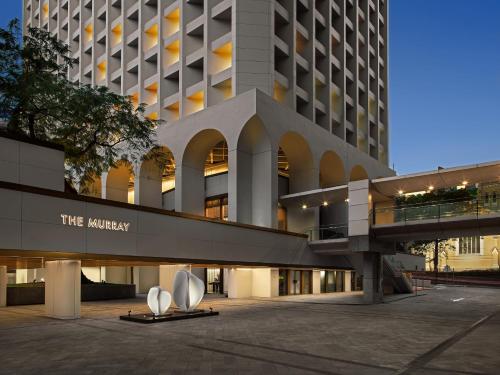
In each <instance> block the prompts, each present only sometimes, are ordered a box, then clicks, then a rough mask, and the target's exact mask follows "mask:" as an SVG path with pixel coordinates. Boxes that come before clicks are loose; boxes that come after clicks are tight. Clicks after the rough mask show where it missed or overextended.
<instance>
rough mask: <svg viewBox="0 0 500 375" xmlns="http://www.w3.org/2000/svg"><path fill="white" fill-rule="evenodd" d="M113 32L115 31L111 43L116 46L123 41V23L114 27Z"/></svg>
mask: <svg viewBox="0 0 500 375" xmlns="http://www.w3.org/2000/svg"><path fill="white" fill-rule="evenodd" d="M111 32H112V33H113V40H112V42H111V44H112V46H113V47H114V46H116V45H117V44H120V43H121V42H122V35H123V30H122V24H121V23H119V24H118V25H116V26H115V27H113V29H112V30H111Z"/></svg>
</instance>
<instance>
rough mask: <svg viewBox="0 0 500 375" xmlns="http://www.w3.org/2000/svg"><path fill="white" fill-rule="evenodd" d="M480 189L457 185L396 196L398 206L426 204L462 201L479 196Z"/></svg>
mask: <svg viewBox="0 0 500 375" xmlns="http://www.w3.org/2000/svg"><path fill="white" fill-rule="evenodd" d="M477 191H478V189H477V188H476V187H475V186H470V187H467V188H464V189H457V188H456V187H452V188H448V189H438V190H435V191H430V192H426V193H424V194H415V195H401V196H398V197H396V198H395V203H396V206H397V207H408V206H424V205H429V204H438V203H443V202H462V201H470V200H473V199H476V198H477Z"/></svg>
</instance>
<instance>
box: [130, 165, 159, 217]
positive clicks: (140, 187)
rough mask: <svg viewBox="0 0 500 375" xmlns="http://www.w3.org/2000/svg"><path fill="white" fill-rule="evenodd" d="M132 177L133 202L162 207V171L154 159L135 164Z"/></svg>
mask: <svg viewBox="0 0 500 375" xmlns="http://www.w3.org/2000/svg"><path fill="white" fill-rule="evenodd" d="M134 170H135V178H134V203H135V204H140V205H142V206H149V207H155V208H161V207H162V196H161V179H162V173H161V170H160V167H159V166H158V164H157V162H156V161H155V160H147V161H144V162H143V165H142V167H139V166H137V167H136V168H135V169H134Z"/></svg>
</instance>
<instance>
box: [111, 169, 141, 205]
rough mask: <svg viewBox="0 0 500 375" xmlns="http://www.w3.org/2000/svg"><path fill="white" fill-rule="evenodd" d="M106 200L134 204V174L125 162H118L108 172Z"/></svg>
mask: <svg viewBox="0 0 500 375" xmlns="http://www.w3.org/2000/svg"><path fill="white" fill-rule="evenodd" d="M106 199H110V200H114V201H119V202H125V203H134V172H133V168H132V164H130V162H128V161H127V160H120V161H119V162H118V163H116V166H115V167H113V168H111V169H110V170H109V171H108V175H107V177H106Z"/></svg>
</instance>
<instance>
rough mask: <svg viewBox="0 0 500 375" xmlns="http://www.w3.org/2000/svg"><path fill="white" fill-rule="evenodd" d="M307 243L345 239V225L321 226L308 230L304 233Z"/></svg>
mask: <svg viewBox="0 0 500 375" xmlns="http://www.w3.org/2000/svg"><path fill="white" fill-rule="evenodd" d="M305 233H306V234H307V236H308V237H309V241H322V240H335V239H340V238H347V224H342V225H338V224H332V225H322V226H319V227H313V228H309V229H308V230H307V231H306V232H305Z"/></svg>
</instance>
